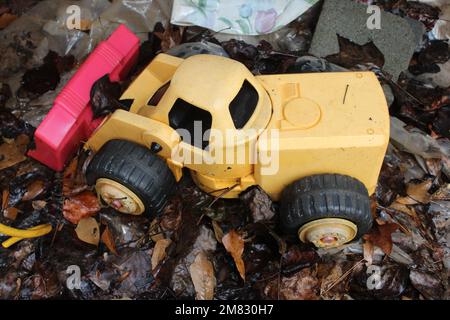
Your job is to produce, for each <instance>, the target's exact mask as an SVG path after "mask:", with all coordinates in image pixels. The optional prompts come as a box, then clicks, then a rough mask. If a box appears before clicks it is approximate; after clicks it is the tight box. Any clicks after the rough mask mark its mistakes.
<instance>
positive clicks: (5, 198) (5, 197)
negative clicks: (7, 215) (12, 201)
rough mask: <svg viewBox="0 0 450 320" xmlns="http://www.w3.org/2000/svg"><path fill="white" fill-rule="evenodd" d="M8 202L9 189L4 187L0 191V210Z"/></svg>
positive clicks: (4, 207)
mask: <svg viewBox="0 0 450 320" xmlns="http://www.w3.org/2000/svg"><path fill="white" fill-rule="evenodd" d="M8 203H9V190H8V189H5V190H3V192H2V210H5V209H6V207H7V206H8Z"/></svg>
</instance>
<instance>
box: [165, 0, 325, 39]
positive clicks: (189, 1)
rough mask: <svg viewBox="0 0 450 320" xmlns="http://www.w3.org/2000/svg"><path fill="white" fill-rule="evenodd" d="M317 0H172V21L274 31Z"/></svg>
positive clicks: (239, 31) (223, 28)
mask: <svg viewBox="0 0 450 320" xmlns="http://www.w3.org/2000/svg"><path fill="white" fill-rule="evenodd" d="M317 2H318V0H229V1H219V0H174V5H173V11H172V19H171V21H172V23H173V24H177V25H183V26H190V25H197V26H201V27H204V28H208V29H211V30H214V31H216V32H219V31H221V32H224V33H230V34H240V35H261V34H268V33H271V32H274V31H277V30H279V29H281V28H282V27H284V26H285V25H287V24H289V23H290V22H291V21H293V20H294V19H295V18H297V17H298V16H300V15H301V14H302V13H304V12H305V11H307V10H308V9H309V8H310V7H311V6H312V5H314V4H315V3H317Z"/></svg>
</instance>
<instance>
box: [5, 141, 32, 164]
mask: <svg viewBox="0 0 450 320" xmlns="http://www.w3.org/2000/svg"><path fill="white" fill-rule="evenodd" d="M24 153H25V150H24V149H23V148H22V147H21V145H19V144H17V142H14V141H13V142H12V143H3V144H2V145H0V170H3V169H6V168H9V167H12V166H14V165H16V164H18V163H20V162H22V161H24V160H25V159H26V157H25V155H24Z"/></svg>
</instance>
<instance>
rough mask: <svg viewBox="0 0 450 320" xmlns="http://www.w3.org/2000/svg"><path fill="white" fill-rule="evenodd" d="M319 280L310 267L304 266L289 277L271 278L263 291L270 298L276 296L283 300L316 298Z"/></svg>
mask: <svg viewBox="0 0 450 320" xmlns="http://www.w3.org/2000/svg"><path fill="white" fill-rule="evenodd" d="M319 290H320V282H319V280H318V279H317V275H316V272H315V271H313V269H312V268H304V269H302V270H300V271H299V272H297V273H295V274H293V275H292V276H289V277H282V278H281V282H279V281H278V279H277V278H275V279H273V280H271V281H270V282H269V283H268V284H267V286H266V288H265V289H264V293H265V294H266V296H268V297H270V298H271V299H277V298H278V296H279V297H280V298H282V299H285V300H318V299H319Z"/></svg>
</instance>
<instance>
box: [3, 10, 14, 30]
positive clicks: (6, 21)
mask: <svg viewBox="0 0 450 320" xmlns="http://www.w3.org/2000/svg"><path fill="white" fill-rule="evenodd" d="M16 19H17V16H16V15H15V14H11V13H4V14H2V15H1V16H0V30H1V29H4V28H6V27H7V26H9V25H10V24H11V23H12V22H13V21H14V20H16Z"/></svg>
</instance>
